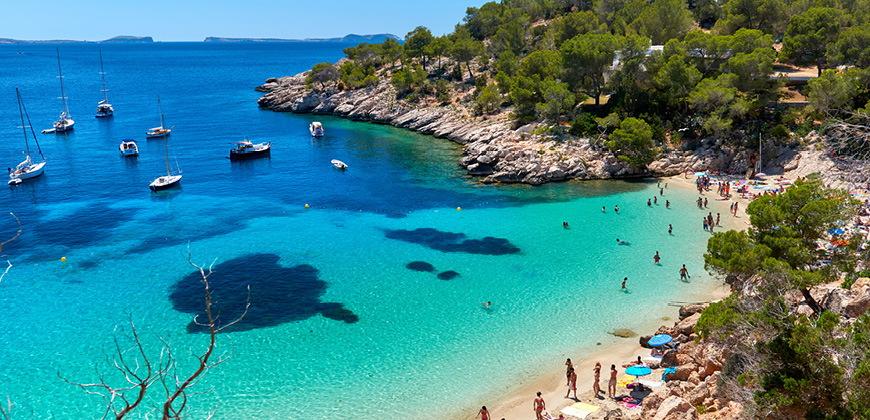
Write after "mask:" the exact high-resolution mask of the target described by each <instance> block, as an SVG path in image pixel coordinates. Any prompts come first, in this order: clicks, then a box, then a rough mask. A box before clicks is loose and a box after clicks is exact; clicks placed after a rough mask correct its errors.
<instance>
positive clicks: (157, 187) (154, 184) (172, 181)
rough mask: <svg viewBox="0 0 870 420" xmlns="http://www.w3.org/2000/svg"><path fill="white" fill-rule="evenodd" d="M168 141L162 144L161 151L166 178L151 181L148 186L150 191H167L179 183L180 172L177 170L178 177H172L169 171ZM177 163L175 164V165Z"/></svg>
mask: <svg viewBox="0 0 870 420" xmlns="http://www.w3.org/2000/svg"><path fill="white" fill-rule="evenodd" d="M167 143H168V141H164V142H163V149H164V152H165V154H166V176H161V177H159V178H157V179H155V180H154V181H151V184H149V185H148V188H150V189H151V191H162V190H168V189H170V188H172V187H175V186H177V185H178V183H179V182H181V170H180V169H179V171H178V175H172V172H170V171H169V145H168V144H167ZM177 164H178V163H177V162H176V165H177Z"/></svg>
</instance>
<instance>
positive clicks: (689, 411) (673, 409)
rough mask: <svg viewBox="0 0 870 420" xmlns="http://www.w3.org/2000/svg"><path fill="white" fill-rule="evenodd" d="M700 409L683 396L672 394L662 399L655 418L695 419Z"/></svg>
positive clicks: (663, 419)
mask: <svg viewBox="0 0 870 420" xmlns="http://www.w3.org/2000/svg"><path fill="white" fill-rule="evenodd" d="M697 418H698V410H697V409H696V408H695V407H693V406H692V404H689V402H688V401H686V400H685V399H683V398H680V397H677V396H671V397H668V398H666V399H665V400H664V401H662V403H661V405H659V409H658V410H657V411H656V415H655V417H653V420H695V419H697Z"/></svg>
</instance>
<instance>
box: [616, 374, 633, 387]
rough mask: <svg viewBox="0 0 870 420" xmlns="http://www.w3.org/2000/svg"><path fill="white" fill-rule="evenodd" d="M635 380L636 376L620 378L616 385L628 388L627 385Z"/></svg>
mask: <svg viewBox="0 0 870 420" xmlns="http://www.w3.org/2000/svg"><path fill="white" fill-rule="evenodd" d="M635 379H636V378H635V377H634V376H631V375H622V377H621V378H619V380H618V381H616V384H617V385H619V386H626V385H628V384H630V383H632V382H634V380H635Z"/></svg>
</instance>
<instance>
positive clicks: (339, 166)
mask: <svg viewBox="0 0 870 420" xmlns="http://www.w3.org/2000/svg"><path fill="white" fill-rule="evenodd" d="M332 166H335V168H336V169H338V170H340V171H343V170H345V169H347V164H346V163H344V162H342V161H340V160H338V159H333V160H332Z"/></svg>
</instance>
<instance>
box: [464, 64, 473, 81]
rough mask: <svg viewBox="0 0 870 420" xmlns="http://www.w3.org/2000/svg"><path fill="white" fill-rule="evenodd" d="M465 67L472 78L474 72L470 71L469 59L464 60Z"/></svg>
mask: <svg viewBox="0 0 870 420" xmlns="http://www.w3.org/2000/svg"><path fill="white" fill-rule="evenodd" d="M465 67H467V68H468V74H469V75H470V76H471V78H472V79H474V73H472V72H471V62H470V61H466V62H465Z"/></svg>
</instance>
